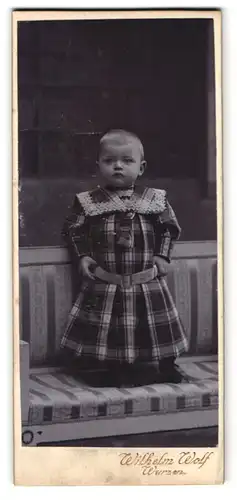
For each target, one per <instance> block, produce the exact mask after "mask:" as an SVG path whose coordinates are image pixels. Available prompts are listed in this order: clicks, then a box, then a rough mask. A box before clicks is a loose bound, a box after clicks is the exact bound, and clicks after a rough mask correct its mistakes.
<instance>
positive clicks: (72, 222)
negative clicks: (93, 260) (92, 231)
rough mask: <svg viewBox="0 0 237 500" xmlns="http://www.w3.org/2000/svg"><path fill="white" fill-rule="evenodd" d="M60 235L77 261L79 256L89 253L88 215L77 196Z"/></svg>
mask: <svg viewBox="0 0 237 500" xmlns="http://www.w3.org/2000/svg"><path fill="white" fill-rule="evenodd" d="M62 237H63V239H64V241H65V242H66V244H67V246H68V248H69V251H70V253H71V254H72V258H73V260H77V261H78V259H80V258H81V257H83V256H85V255H90V253H91V252H90V237H89V222H88V217H87V216H86V215H85V213H84V210H83V208H82V206H81V204H80V202H79V200H78V198H77V196H75V198H74V202H73V204H72V207H71V209H70V213H69V215H68V216H67V218H66V220H65V222H64V225H63V229H62Z"/></svg>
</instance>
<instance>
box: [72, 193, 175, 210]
mask: <svg viewBox="0 0 237 500" xmlns="http://www.w3.org/2000/svg"><path fill="white" fill-rule="evenodd" d="M151 191H152V192H151ZM146 193H149V195H148V196H146ZM77 197H78V200H79V202H80V203H81V205H82V207H83V210H84V213H85V215H89V216H95V215H101V214H103V213H108V212H127V211H128V210H133V211H134V212H137V213H140V214H159V213H161V212H163V211H164V210H165V208H166V191H164V190H163V189H153V188H147V190H146V191H145V193H144V195H142V196H140V195H139V194H137V193H135V192H134V193H133V195H132V197H131V198H130V199H128V200H121V198H119V196H118V195H116V193H113V194H110V198H109V199H108V200H106V201H101V202H95V201H93V199H92V196H91V193H90V191H85V192H83V193H79V194H77Z"/></svg>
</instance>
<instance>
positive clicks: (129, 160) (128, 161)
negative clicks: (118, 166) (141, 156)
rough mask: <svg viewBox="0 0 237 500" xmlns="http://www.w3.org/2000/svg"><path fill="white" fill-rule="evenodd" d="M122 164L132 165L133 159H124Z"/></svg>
mask: <svg viewBox="0 0 237 500" xmlns="http://www.w3.org/2000/svg"><path fill="white" fill-rule="evenodd" d="M123 161H124V163H133V162H134V159H133V158H124V160H123Z"/></svg>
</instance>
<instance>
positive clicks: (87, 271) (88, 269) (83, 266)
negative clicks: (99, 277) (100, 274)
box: [79, 256, 97, 280]
mask: <svg viewBox="0 0 237 500" xmlns="http://www.w3.org/2000/svg"><path fill="white" fill-rule="evenodd" d="M96 266H97V263H96V261H95V260H94V259H92V258H91V257H88V256H85V257H82V258H81V261H80V265H79V270H80V272H81V273H82V275H83V276H84V277H85V278H90V279H91V280H94V279H95V277H94V275H93V270H94V269H95V267H96Z"/></svg>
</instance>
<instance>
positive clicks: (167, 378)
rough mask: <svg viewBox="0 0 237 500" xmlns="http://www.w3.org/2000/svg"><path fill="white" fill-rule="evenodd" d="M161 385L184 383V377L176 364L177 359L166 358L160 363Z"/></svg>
mask: <svg viewBox="0 0 237 500" xmlns="http://www.w3.org/2000/svg"><path fill="white" fill-rule="evenodd" d="M159 371H160V381H161V383H162V382H163V383H171V384H180V383H181V382H182V381H183V375H182V373H181V371H180V370H179V368H178V366H177V365H176V364H175V357H174V356H172V357H169V358H164V359H161V360H160V363H159Z"/></svg>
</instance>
